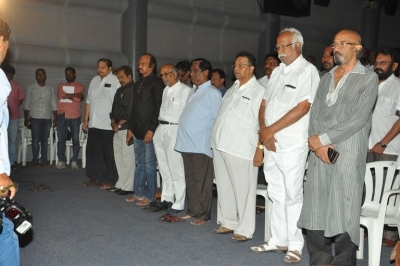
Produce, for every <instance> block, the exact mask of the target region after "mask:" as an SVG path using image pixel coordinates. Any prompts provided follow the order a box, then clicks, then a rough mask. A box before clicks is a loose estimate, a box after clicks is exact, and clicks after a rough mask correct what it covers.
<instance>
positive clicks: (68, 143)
mask: <svg viewBox="0 0 400 266" xmlns="http://www.w3.org/2000/svg"><path fill="white" fill-rule="evenodd" d="M82 126H83V123H81V125H80V126H79V147H81V148H82V149H81V150H82V168H85V167H86V142H87V133H85V132H83V130H82ZM55 132H56V142H55V154H56V164H57V163H58V156H57V151H58V148H57V142H58V134H57V130H56V131H55ZM65 145H66V149H65V153H66V154H65V157H67V164H69V163H70V159H71V153H72V152H73V150H72V149H73V148H72V147H73V143H72V139H70V140H67V141H65Z"/></svg>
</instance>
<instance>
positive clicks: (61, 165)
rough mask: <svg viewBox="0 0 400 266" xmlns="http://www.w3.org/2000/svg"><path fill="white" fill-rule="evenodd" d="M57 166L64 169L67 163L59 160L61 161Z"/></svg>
mask: <svg viewBox="0 0 400 266" xmlns="http://www.w3.org/2000/svg"><path fill="white" fill-rule="evenodd" d="M56 167H57V168H58V169H63V168H65V163H64V162H62V161H59V162H58V163H57V164H56Z"/></svg>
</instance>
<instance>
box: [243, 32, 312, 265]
mask: <svg viewBox="0 0 400 266" xmlns="http://www.w3.org/2000/svg"><path fill="white" fill-rule="evenodd" d="M302 46H303V37H302V35H301V33H300V32H299V31H298V30H296V29H294V28H287V29H284V30H282V31H281V32H280V34H279V35H278V38H277V46H276V47H275V50H276V51H277V52H278V56H279V58H280V59H281V60H282V63H281V64H280V66H279V67H278V68H276V69H275V71H274V72H273V73H272V75H271V78H270V80H269V82H268V90H267V91H266V93H265V96H264V100H263V102H262V104H261V108H260V134H259V135H260V141H261V142H262V143H263V144H264V146H265V154H264V174H265V179H266V181H267V183H268V193H269V197H270V199H271V200H272V202H273V205H272V214H271V233H272V238H271V239H270V240H269V242H268V243H266V244H264V245H260V246H258V247H252V248H251V249H252V250H253V251H256V252H264V251H287V253H286V256H285V258H284V262H286V263H295V262H299V261H300V260H301V258H302V250H303V246H304V238H303V235H302V233H301V229H300V228H298V227H297V222H298V219H299V216H300V212H301V208H302V205H303V177H304V170H305V164H306V158H307V153H308V145H307V138H308V123H309V110H310V107H311V104H312V102H313V99H314V96H315V93H316V90H317V87H318V83H319V75H318V71H317V69H316V68H315V66H314V65H312V64H310V63H309V62H307V61H306V60H305V59H304V58H303V56H302V55H301V51H302ZM264 108H265V115H263V114H264V113H263V112H262V110H263V109H264ZM264 116H265V117H264Z"/></svg>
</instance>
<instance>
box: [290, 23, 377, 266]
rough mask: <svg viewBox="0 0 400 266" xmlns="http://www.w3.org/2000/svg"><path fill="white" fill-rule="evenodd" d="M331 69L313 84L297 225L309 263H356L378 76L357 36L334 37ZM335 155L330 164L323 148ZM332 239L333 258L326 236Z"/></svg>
mask: <svg viewBox="0 0 400 266" xmlns="http://www.w3.org/2000/svg"><path fill="white" fill-rule="evenodd" d="M332 48H333V55H334V57H335V63H336V64H337V66H336V67H335V68H333V69H332V70H331V71H330V72H329V73H327V74H325V75H324V76H323V77H322V79H321V82H320V84H319V86H318V90H317V94H316V96H315V100H314V103H313V107H312V110H311V116H310V127H309V136H310V138H309V140H308V143H309V147H310V150H311V151H313V152H312V153H311V154H310V158H309V163H308V170H307V181H306V182H305V185H304V205H303V209H302V212H301V215H300V219H299V222H298V225H299V227H302V228H305V229H307V245H308V250H309V253H310V264H311V265H328V264H334V265H349V266H350V265H356V249H357V246H358V243H359V240H360V237H359V234H360V208H361V198H362V192H363V182H364V174H365V158H366V157H367V149H366V146H367V145H368V133H369V131H370V129H371V114H372V108H373V106H374V103H375V100H376V96H377V93H378V77H377V75H376V74H375V73H373V72H372V71H370V70H369V69H367V68H366V67H364V66H363V65H362V64H361V63H360V62H359V61H358V59H357V58H358V56H359V54H360V51H361V49H362V46H361V37H360V35H359V34H358V33H357V32H354V31H351V30H342V31H340V32H339V33H338V34H336V36H335V38H334V40H333V43H332ZM329 148H331V149H334V150H336V151H337V152H338V153H339V154H340V155H339V157H338V159H337V161H336V163H335V164H332V163H331V161H330V157H329V156H328V149H329ZM332 237H334V238H335V256H333V255H332V251H331V246H332V243H331V238H332Z"/></svg>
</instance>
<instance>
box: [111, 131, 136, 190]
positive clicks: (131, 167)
mask: <svg viewBox="0 0 400 266" xmlns="http://www.w3.org/2000/svg"><path fill="white" fill-rule="evenodd" d="M126 131H127V130H126V129H125V130H120V131H118V132H117V133H115V134H114V143H113V144H114V159H115V165H116V166H117V171H118V181H117V183H116V184H115V187H116V188H119V189H122V190H126V191H132V190H133V180H134V177H135V169H136V165H135V152H134V148H133V145H131V146H128V145H126Z"/></svg>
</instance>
